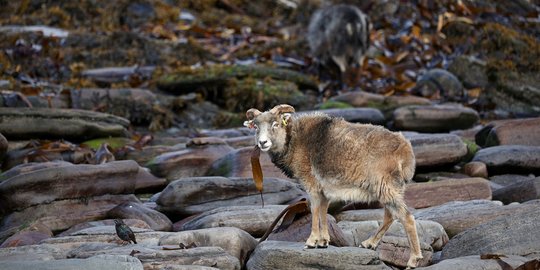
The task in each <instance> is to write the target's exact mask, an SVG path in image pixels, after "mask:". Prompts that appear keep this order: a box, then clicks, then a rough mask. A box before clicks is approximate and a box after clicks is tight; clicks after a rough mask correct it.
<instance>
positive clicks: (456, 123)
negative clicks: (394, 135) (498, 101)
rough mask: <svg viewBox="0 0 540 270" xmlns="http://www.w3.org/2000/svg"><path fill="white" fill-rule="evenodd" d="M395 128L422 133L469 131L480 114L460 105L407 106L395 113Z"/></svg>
mask: <svg viewBox="0 0 540 270" xmlns="http://www.w3.org/2000/svg"><path fill="white" fill-rule="evenodd" d="M393 119H394V127H395V128H397V129H400V130H413V131H420V132H448V131H451V130H457V129H467V128H471V127H473V126H474V124H475V123H476V122H478V120H479V116H478V112H476V111H475V110H473V109H470V108H466V107H463V106H460V105H453V104H452V105H450V104H447V105H432V106H407V107H401V108H399V109H396V110H395V111H394V115H393Z"/></svg>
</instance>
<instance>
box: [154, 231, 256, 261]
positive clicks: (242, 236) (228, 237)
mask: <svg viewBox="0 0 540 270" xmlns="http://www.w3.org/2000/svg"><path fill="white" fill-rule="evenodd" d="M179 243H183V244H185V245H189V244H190V243H195V245H197V247H211V246H214V247H221V248H223V250H225V251H226V252H227V253H229V254H231V255H232V256H234V257H236V258H238V259H239V260H240V262H241V263H244V261H246V260H247V256H248V254H249V252H251V251H252V250H253V249H255V247H256V246H257V240H255V238H253V237H252V236H251V235H250V234H249V233H247V232H246V231H244V230H240V229H238V228H234V227H219V228H208V229H200V230H190V231H183V232H175V233H172V234H167V235H164V236H163V237H161V238H160V239H159V243H158V245H160V246H173V245H179Z"/></svg>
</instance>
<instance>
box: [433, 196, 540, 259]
mask: <svg viewBox="0 0 540 270" xmlns="http://www.w3.org/2000/svg"><path fill="white" fill-rule="evenodd" d="M539 206H540V204H539V202H538V201H537V203H535V204H534V207H532V208H531V209H529V210H528V211H517V212H514V213H508V214H507V215H505V216H503V217H500V218H497V219H493V220H491V221H489V222H486V223H484V224H481V225H479V226H476V227H472V228H469V229H467V230H465V231H463V232H461V233H460V234H458V235H456V236H455V237H453V238H452V239H450V241H449V242H448V244H446V246H445V247H444V248H443V251H442V256H441V258H442V259H443V260H444V259H451V258H457V257H462V256H468V255H475V254H505V255H519V256H526V257H529V258H538V257H539V256H540V241H538V239H540V230H538V224H539V223H540V207H539Z"/></svg>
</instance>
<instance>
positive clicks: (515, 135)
mask: <svg viewBox="0 0 540 270" xmlns="http://www.w3.org/2000/svg"><path fill="white" fill-rule="evenodd" d="M538 134H540V117H536V118H521V119H512V120H499V121H493V122H491V123H489V124H487V125H486V126H485V127H484V128H483V129H481V130H480V131H479V132H478V133H477V134H476V136H475V140H476V143H477V144H478V145H480V146H482V147H490V146H496V145H529V146H540V136H538Z"/></svg>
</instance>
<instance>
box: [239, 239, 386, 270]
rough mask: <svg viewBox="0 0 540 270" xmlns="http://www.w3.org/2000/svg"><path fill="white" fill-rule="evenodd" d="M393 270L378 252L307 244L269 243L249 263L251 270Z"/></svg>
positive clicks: (249, 269)
mask: <svg viewBox="0 0 540 270" xmlns="http://www.w3.org/2000/svg"><path fill="white" fill-rule="evenodd" d="M291 267H294V269H299V270H300V269H305V270H307V269H329V270H330V269H340V270H347V269H391V268H389V267H388V266H386V265H385V264H384V263H382V262H381V261H380V260H379V257H378V256H377V252H375V251H373V250H370V249H364V248H357V247H341V248H337V247H334V246H329V247H328V248H326V249H304V243H298V242H282V241H265V242H263V243H261V244H259V245H258V246H257V248H256V249H255V251H253V254H252V255H251V257H250V258H249V261H248V263H247V269H248V270H255V269H257V270H266V269H268V270H270V269H272V270H273V269H290V268H291Z"/></svg>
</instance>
